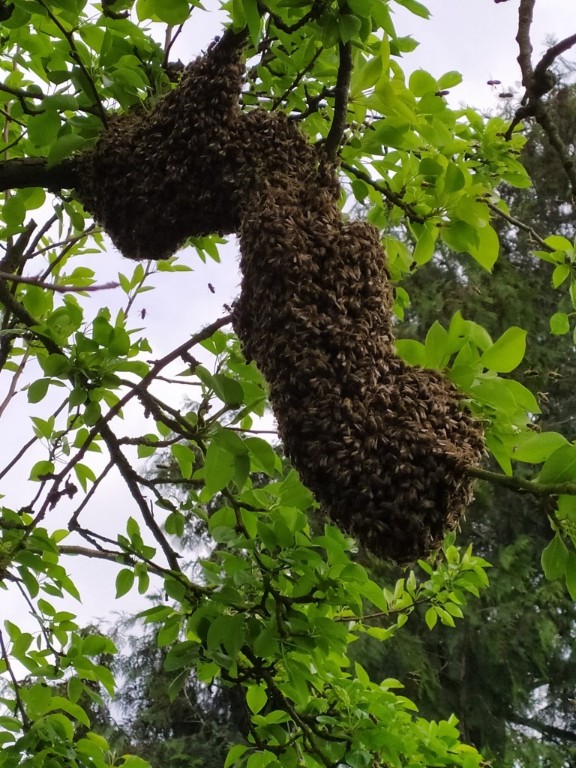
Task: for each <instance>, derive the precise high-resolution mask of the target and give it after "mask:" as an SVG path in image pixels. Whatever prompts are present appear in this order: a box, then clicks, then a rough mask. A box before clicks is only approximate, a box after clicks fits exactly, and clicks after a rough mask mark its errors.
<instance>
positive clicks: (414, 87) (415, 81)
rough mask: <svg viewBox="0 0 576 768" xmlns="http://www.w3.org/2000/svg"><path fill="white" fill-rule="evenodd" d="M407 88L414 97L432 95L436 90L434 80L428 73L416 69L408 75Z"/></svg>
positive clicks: (436, 86)
mask: <svg viewBox="0 0 576 768" xmlns="http://www.w3.org/2000/svg"><path fill="white" fill-rule="evenodd" d="M408 87H409V88H410V90H411V91H412V93H413V94H414V96H417V97H420V96H424V94H425V93H430V92H432V93H434V92H435V91H436V90H438V85H437V83H436V80H435V78H433V77H432V75H431V74H430V73H429V72H426V71H425V70H424V69H416V70H414V72H412V74H411V75H410V80H409V84H408Z"/></svg>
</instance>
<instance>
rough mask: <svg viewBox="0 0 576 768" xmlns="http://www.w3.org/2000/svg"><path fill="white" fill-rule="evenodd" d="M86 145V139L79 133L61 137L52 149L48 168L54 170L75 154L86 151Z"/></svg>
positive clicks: (49, 154)
mask: <svg viewBox="0 0 576 768" xmlns="http://www.w3.org/2000/svg"><path fill="white" fill-rule="evenodd" d="M86 144H87V142H86V139H84V138H82V136H80V135H79V134H77V133H66V134H65V135H64V136H60V138H58V139H56V141H55V142H54V143H53V144H52V146H51V147H50V151H49V152H48V157H47V161H46V164H47V167H48V168H52V167H53V166H55V165H58V163H60V162H61V161H62V160H65V159H66V158H67V157H70V156H71V155H73V154H74V152H78V151H80V150H81V149H85V147H86Z"/></svg>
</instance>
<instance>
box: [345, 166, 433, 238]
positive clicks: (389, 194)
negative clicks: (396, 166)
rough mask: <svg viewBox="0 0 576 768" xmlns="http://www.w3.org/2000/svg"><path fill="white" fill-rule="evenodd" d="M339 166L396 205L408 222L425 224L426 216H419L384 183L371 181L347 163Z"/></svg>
mask: <svg viewBox="0 0 576 768" xmlns="http://www.w3.org/2000/svg"><path fill="white" fill-rule="evenodd" d="M341 165H342V168H343V169H344V170H345V171H348V173H351V174H352V175H353V176H356V178H357V179H360V180H361V181H363V182H365V183H366V184H368V185H369V186H370V187H372V188H373V189H375V190H377V191H378V192H380V194H381V195H382V196H383V197H385V198H386V200H387V201H388V202H389V203H391V205H396V206H397V207H398V208H401V209H402V210H403V211H404V213H405V214H406V216H407V217H408V218H409V219H410V221H414V222H416V223H417V224H424V223H425V222H426V220H427V218H426V216H421V215H420V214H419V213H417V212H416V210H415V208H414V206H412V205H411V204H410V203H407V202H406V201H405V200H403V199H402V197H401V196H400V195H398V194H397V193H396V192H393V191H392V190H391V189H390V188H389V187H388V186H387V185H386V184H385V183H384V182H382V181H378V180H376V179H373V178H372V177H371V176H369V175H368V174H367V173H366V171H361V170H360V169H359V168H355V167H354V166H353V165H350V164H349V163H342V164H341Z"/></svg>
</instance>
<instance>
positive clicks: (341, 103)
mask: <svg viewBox="0 0 576 768" xmlns="http://www.w3.org/2000/svg"><path fill="white" fill-rule="evenodd" d="M339 50H340V64H339V65H338V76H337V78H336V88H335V89H334V117H333V118H332V125H331V126H330V130H329V132H328V136H327V137H326V143H325V144H324V149H325V150H326V154H327V155H328V156H329V157H334V156H335V155H336V153H337V151H338V147H339V146H340V142H341V141H342V136H343V135H344V131H345V130H346V124H347V113H348V92H349V90H350V78H351V77H352V50H351V47H350V43H349V42H348V43H340V48H339Z"/></svg>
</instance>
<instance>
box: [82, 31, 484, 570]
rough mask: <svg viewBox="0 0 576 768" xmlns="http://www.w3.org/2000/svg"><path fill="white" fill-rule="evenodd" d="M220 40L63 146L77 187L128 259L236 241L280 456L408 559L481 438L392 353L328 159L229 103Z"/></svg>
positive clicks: (455, 401)
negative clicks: (188, 242)
mask: <svg viewBox="0 0 576 768" xmlns="http://www.w3.org/2000/svg"><path fill="white" fill-rule="evenodd" d="M237 48H238V47H237V46H234V45H233V44H232V43H230V41H229V40H227V39H226V38H223V39H222V40H221V41H220V43H217V44H214V45H212V46H211V48H210V49H209V50H208V52H207V54H206V55H205V56H203V57H201V58H199V59H197V60H196V61H195V62H194V63H192V64H191V65H190V66H189V67H187V69H186V70H185V73H184V75H183V78H182V81H181V84H180V86H179V87H178V88H176V89H175V90H174V91H172V92H171V93H170V94H168V95H167V96H166V97H165V98H164V99H163V100H162V101H160V103H159V104H158V105H157V107H156V108H155V109H154V111H152V112H151V113H150V114H148V115H142V114H139V115H137V116H136V117H134V116H131V115H129V116H128V117H121V118H118V119H116V120H115V121H114V122H113V123H112V125H111V126H110V127H109V129H108V130H107V131H106V132H105V133H104V134H103V136H102V138H101V139H100V140H99V142H98V144H97V145H96V147H95V148H94V149H93V150H91V151H90V152H88V153H86V154H84V155H82V156H80V158H79V172H80V173H81V176H82V183H81V184H80V186H79V188H78V194H79V196H80V198H81V200H82V201H83V203H84V205H85V206H86V208H87V209H88V210H89V211H91V212H92V213H93V214H94V216H95V218H96V220H97V221H99V222H100V223H101V224H102V225H103V227H104V228H105V229H106V230H107V231H108V233H109V234H110V236H111V237H112V240H113V241H114V242H115V244H116V245H117V246H118V248H119V249H120V250H121V251H122V252H123V253H124V255H126V256H130V257H136V258H153V259H158V258H162V257H165V256H168V255H170V254H171V253H173V252H174V251H175V250H176V249H177V248H178V246H179V245H180V244H181V243H182V242H183V241H184V240H185V239H186V238H187V237H190V236H194V235H203V234H208V233H214V232H219V233H230V232H237V233H238V234H239V237H240V245H241V268H242V273H243V280H242V290H241V295H240V298H239V299H238V302H237V305H236V309H235V321H234V326H235V330H236V332H237V334H238V336H239V338H240V340H241V342H242V344H243V348H244V351H245V353H246V356H247V357H248V358H252V359H254V360H255V361H256V363H257V364H258V366H259V367H260V369H261V370H262V372H263V374H264V376H265V377H266V380H267V382H268V384H269V388H270V401H271V403H272V406H273V409H274V413H275V415H276V418H277V421H278V429H279V434H280V436H281V438H282V440H283V442H284V445H285V448H286V452H287V455H288V456H289V457H290V459H291V461H292V463H293V464H294V466H295V467H296V468H297V469H298V471H299V473H300V475H301V478H302V480H303V482H304V483H305V484H306V485H307V486H308V487H309V488H310V489H311V490H312V491H313V492H314V494H315V495H316V498H317V499H318V501H319V502H320V503H321V505H322V506H323V507H324V508H325V509H326V511H327V512H328V513H329V515H330V517H331V518H332V520H333V521H334V522H336V523H338V524H339V525H340V526H342V527H343V528H344V529H345V530H346V531H348V532H350V533H352V534H354V535H356V536H357V537H358V538H359V539H360V541H361V542H362V543H363V544H364V545H365V546H366V547H367V548H369V549H370V550H371V551H372V552H374V553H375V554H376V555H379V556H382V557H387V558H392V559H394V560H396V561H398V562H409V561H412V560H414V559H416V558H418V557H423V556H426V555H427V554H428V553H429V552H430V551H431V550H432V549H434V548H436V547H438V546H439V545H440V543H441V541H442V538H443V536H444V534H445V533H446V531H447V530H450V529H453V528H454V527H455V526H456V525H457V523H458V520H459V518H460V516H461V514H462V512H463V511H464V509H465V508H466V506H467V504H468V503H469V502H470V500H471V489H472V480H471V478H470V477H469V476H468V475H467V474H466V472H465V469H464V468H465V466H466V465H469V464H472V465H475V464H478V463H479V461H480V458H481V455H482V450H483V437H482V431H481V429H480V426H479V425H478V424H477V423H476V422H474V421H473V420H472V418H471V417H470V416H469V415H467V414H466V413H465V412H464V411H463V410H462V407H461V398H460V395H459V394H458V393H457V391H456V390H455V388H454V387H453V386H452V385H451V384H450V383H449V382H448V381H447V380H445V379H444V378H443V377H442V376H441V375H440V374H438V373H436V372H434V371H430V370H425V369H421V368H414V367H411V366H408V365H407V364H405V363H404V362H403V361H402V360H401V359H400V358H399V357H398V356H397V355H396V354H395V351H394V340H393V335H392V330H391V310H390V306H391V300H392V295H391V289H390V286H389V280H388V274H387V270H386V264H385V255H384V252H383V250H382V246H381V244H380V240H379V236H378V232H377V231H376V229H375V228H374V227H372V226H371V225H370V224H367V223H365V222H358V221H357V222H348V221H346V220H345V219H344V218H343V216H342V214H341V211H340V209H339V206H338V199H339V191H340V190H339V185H338V182H337V179H336V174H335V169H334V168H333V166H332V165H331V164H330V163H329V162H327V161H326V160H325V158H323V156H322V152H321V150H318V149H316V148H314V147H312V146H311V145H310V144H309V143H308V142H307V141H306V139H305V137H304V136H303V135H302V133H301V132H300V131H299V130H298V128H297V127H296V125H295V124H294V123H293V122H290V121H289V120H288V119H287V118H286V117H285V116H283V115H281V114H277V113H268V112H265V111H264V110H260V109H256V110H253V111H251V112H242V111H241V110H240V106H239V93H240V89H241V85H242V73H243V67H242V62H241V56H240V53H239V51H238V50H237Z"/></svg>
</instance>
